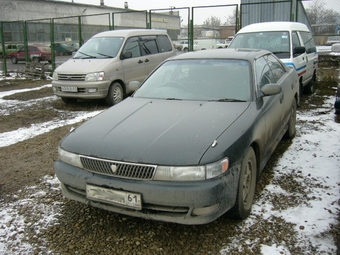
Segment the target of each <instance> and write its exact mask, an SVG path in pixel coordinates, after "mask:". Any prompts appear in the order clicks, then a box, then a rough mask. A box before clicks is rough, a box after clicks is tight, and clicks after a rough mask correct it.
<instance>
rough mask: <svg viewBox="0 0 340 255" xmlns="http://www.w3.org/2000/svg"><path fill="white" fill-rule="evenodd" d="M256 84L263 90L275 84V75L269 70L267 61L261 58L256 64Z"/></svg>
mask: <svg viewBox="0 0 340 255" xmlns="http://www.w3.org/2000/svg"><path fill="white" fill-rule="evenodd" d="M255 72H256V84H257V88H258V89H261V88H262V87H263V86H264V85H266V84H269V83H273V74H272V71H271V70H270V68H269V65H268V63H267V61H266V60H265V59H264V58H263V57H261V58H259V59H258V60H256V63H255Z"/></svg>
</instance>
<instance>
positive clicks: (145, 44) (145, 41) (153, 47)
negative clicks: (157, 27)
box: [139, 36, 163, 74]
mask: <svg viewBox="0 0 340 255" xmlns="http://www.w3.org/2000/svg"><path fill="white" fill-rule="evenodd" d="M139 41H140V44H141V50H142V55H143V56H144V63H145V65H146V72H147V74H149V73H151V72H152V71H153V70H154V69H155V68H156V67H157V66H158V65H159V64H160V63H161V62H162V60H163V59H162V56H161V54H159V50H158V45H157V42H156V36H142V37H140V38H139Z"/></svg>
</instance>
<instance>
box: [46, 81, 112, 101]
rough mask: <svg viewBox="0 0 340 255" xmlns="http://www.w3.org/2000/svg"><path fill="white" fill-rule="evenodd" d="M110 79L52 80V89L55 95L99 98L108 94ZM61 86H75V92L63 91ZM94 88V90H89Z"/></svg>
mask: <svg viewBox="0 0 340 255" xmlns="http://www.w3.org/2000/svg"><path fill="white" fill-rule="evenodd" d="M110 84H111V82H110V81H95V82H85V81H79V82H74V81H72V82H65V81H52V89H53V92H54V94H55V95H56V96H59V97H69V98H82V99H101V98H105V97H106V96H107V94H108V90H109V87H110ZM62 87H68V88H71V87H72V88H76V91H75V92H71V91H69V92H68V91H63V89H62ZM91 90H92V91H93V90H95V92H91Z"/></svg>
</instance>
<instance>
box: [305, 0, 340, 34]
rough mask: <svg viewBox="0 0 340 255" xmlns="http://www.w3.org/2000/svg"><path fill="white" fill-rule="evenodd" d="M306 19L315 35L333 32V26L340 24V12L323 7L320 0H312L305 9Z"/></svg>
mask: <svg viewBox="0 0 340 255" xmlns="http://www.w3.org/2000/svg"><path fill="white" fill-rule="evenodd" d="M306 13H307V17H308V20H309V22H310V24H311V26H312V28H313V32H314V34H316V35H320V34H334V33H335V27H336V26H337V25H339V24H340V13H338V12H336V11H334V10H331V9H325V4H324V2H323V1H322V0H314V1H313V2H312V3H311V5H310V6H309V8H307V9H306Z"/></svg>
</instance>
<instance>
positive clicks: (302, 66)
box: [292, 31, 308, 83]
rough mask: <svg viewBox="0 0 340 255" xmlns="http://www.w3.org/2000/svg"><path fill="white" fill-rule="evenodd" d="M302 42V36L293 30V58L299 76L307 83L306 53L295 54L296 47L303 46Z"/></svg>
mask: <svg viewBox="0 0 340 255" xmlns="http://www.w3.org/2000/svg"><path fill="white" fill-rule="evenodd" d="M301 46H303V44H302V38H301V37H300V36H299V34H298V32H297V31H293V32H292V47H293V49H292V60H293V63H292V64H293V65H294V67H295V70H296V72H297V73H298V76H299V77H300V76H302V82H303V83H305V81H306V77H307V62H308V58H307V55H306V53H302V54H298V55H297V54H294V49H295V48H296V47H301Z"/></svg>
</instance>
